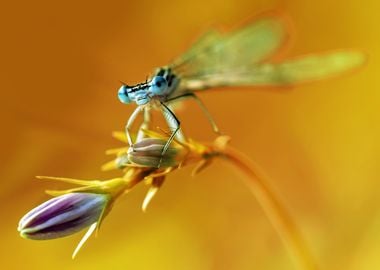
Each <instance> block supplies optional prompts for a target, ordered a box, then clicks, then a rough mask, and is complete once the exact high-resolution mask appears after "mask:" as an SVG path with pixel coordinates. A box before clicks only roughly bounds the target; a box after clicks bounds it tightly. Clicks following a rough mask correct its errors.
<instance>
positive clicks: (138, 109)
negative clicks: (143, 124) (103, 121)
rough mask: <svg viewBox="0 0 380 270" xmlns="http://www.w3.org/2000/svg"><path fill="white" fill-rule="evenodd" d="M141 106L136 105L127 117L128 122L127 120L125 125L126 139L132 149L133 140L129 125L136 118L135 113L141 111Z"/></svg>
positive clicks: (130, 125)
mask: <svg viewBox="0 0 380 270" xmlns="http://www.w3.org/2000/svg"><path fill="white" fill-rule="evenodd" d="M141 109H142V108H141V107H140V106H138V107H137V108H136V109H135V110H134V112H133V113H132V114H131V116H130V117H129V119H128V122H127V125H126V126H125V134H126V135H127V140H128V144H129V146H130V147H132V149H133V142H132V137H131V133H130V131H131V127H132V125H133V122H134V121H135V120H136V117H137V115H138V114H139V112H140V111H141Z"/></svg>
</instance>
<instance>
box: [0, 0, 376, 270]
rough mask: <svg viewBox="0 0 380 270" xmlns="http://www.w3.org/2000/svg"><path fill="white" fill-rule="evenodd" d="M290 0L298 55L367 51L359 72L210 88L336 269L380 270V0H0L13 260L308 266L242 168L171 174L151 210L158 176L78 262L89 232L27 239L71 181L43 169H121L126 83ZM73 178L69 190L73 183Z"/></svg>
mask: <svg viewBox="0 0 380 270" xmlns="http://www.w3.org/2000/svg"><path fill="white" fill-rule="evenodd" d="M275 7H282V8H283V9H285V10H286V11H287V12H288V13H289V14H290V15H291V17H292V18H293V19H294V23H295V26H296V29H297V39H296V43H295V45H294V47H293V50H292V51H291V52H290V53H289V55H291V56H294V55H299V54H303V53H308V52H318V51H323V50H328V49H335V48H346V47H347V48H361V49H364V50H365V51H367V52H368V54H369V55H370V61H369V64H368V65H367V66H366V67H365V68H364V69H362V70H361V71H360V72H356V73H355V74H353V75H352V76H344V77H342V78H339V79H334V80H329V81H323V82H318V83H314V84H309V85H304V86H299V87H296V88H294V89H293V90H291V91H286V90H280V91H271V90H262V89H261V90H254V89H252V90H251V89H228V90H227V89H223V90H215V91H210V92H204V93H200V97H201V98H202V99H203V101H204V102H205V104H206V106H207V107H208V109H209V110H210V111H211V113H212V114H213V116H214V117H215V119H216V121H217V123H218V124H219V127H220V128H221V129H222V131H223V132H224V133H226V134H229V135H231V136H232V138H233V141H232V145H233V146H235V147H237V148H238V149H241V150H243V151H244V152H245V153H246V154H247V155H249V156H250V157H252V159H253V160H255V161H256V162H257V163H258V164H259V165H260V166H261V167H262V168H263V169H264V170H265V171H266V173H267V174H268V175H269V176H270V177H271V179H272V182H271V184H272V186H273V187H274V189H275V190H276V192H277V193H278V194H280V196H281V198H282V199H283V200H284V201H285V202H286V205H287V207H288V208H289V210H290V212H291V214H292V215H293V217H294V219H295V220H296V222H297V223H298V225H299V226H300V227H301V229H302V231H303V233H304V235H305V237H306V239H307V240H308V242H309V243H310V245H311V248H312V251H313V252H314V253H315V255H316V257H317V258H318V260H319V262H320V264H321V266H322V268H324V269H350V270H351V269H379V268H380V260H379V257H378V256H379V253H380V244H379V243H380V232H379V226H380V211H379V207H378V206H379V203H380V196H379V189H380V184H379V176H380V173H379V159H380V154H379V150H380V143H379V140H378V138H380V125H379V116H380V113H379V108H380V89H379V70H378V67H379V61H380V54H379V53H380V49H379V44H380V43H379V42H380V38H379V37H380V30H379V29H380V28H379V25H378V19H379V14H378V11H379V10H380V2H378V1H374V0H372V1H356V0H347V1H331V0H321V1H304V0H296V1H290V0H289V1H266V0H261V1H259V0H257V1H234V0H226V1H216V0H210V1H204V0H202V1H199V0H193V1H156V2H150V1H133V2H131V1H104V2H103V3H101V2H93V1H86V2H85V1H59V2H55V1H39V0H36V1H12V2H8V3H7V4H5V3H4V4H2V7H1V10H0V28H1V31H0V35H1V42H0V53H1V58H0V66H1V70H0V77H1V80H0V83H1V88H0V89H1V109H0V110H1V112H0V117H1V119H0V120H1V168H0V179H1V188H0V205H1V209H0V210H1V211H0V213H1V223H0V234H1V235H0V236H1V238H0V239H1V244H0V254H1V255H0V256H1V257H0V258H1V263H2V269H200V270H202V269H218V270H219V269H239V270H240V269H294V268H293V264H292V261H291V260H290V259H289V257H288V254H287V252H286V250H285V249H284V247H283V244H282V243H281V241H280V240H279V238H278V236H277V234H276V233H275V231H274V230H273V228H272V226H271V225H270V224H269V222H268V220H267V218H266V217H265V216H264V214H263V212H262V210H261V209H260V208H259V206H258V205H257V203H256V200H255V198H254V197H253V196H252V195H251V194H250V192H249V191H248V190H247V189H246V187H245V186H244V185H243V183H242V182H241V181H240V179H239V176H238V174H236V173H235V172H234V171H233V170H232V169H231V168H230V167H228V166H225V164H223V163H216V164H214V165H213V166H212V167H210V168H209V169H207V170H206V171H205V172H204V173H202V174H200V175H198V176H197V177H196V178H191V177H190V172H191V168H185V169H184V170H181V171H178V172H175V173H173V174H172V175H170V176H169V179H168V181H167V182H166V183H165V185H164V187H163V188H162V190H161V191H160V192H159V194H158V196H157V197H156V198H155V199H154V201H153V202H152V204H151V206H150V208H149V209H148V212H147V213H145V214H143V213H142V212H141V210H140V205H141V202H142V199H143V197H144V194H145V191H146V190H145V188H144V187H143V186H140V187H137V188H136V190H134V191H133V192H131V193H130V194H128V195H127V196H125V197H123V198H122V199H121V200H120V201H119V202H118V204H117V205H116V206H115V208H114V209H113V211H112V212H111V214H110V215H109V216H108V217H107V219H106V221H105V222H104V225H103V228H102V230H101V232H100V235H99V237H98V238H91V239H90V241H88V242H87V243H86V245H85V247H84V249H83V250H82V251H81V252H80V253H79V256H78V258H77V259H76V260H74V261H72V260H71V258H70V256H71V252H72V250H73V249H74V247H75V245H76V243H77V242H78V241H79V239H80V238H81V236H82V233H80V234H77V235H74V236H72V237H68V238H64V239H58V240H53V241H31V240H25V239H22V238H20V237H19V236H18V233H17V231H16V227H17V223H18V220H19V219H20V218H21V217H22V216H23V215H24V214H25V213H26V212H27V211H28V210H30V209H31V208H32V207H34V206H36V205H37V204H39V203H41V202H43V201H44V200H46V199H48V198H49V197H48V196H47V195H45V194H44V189H46V188H58V187H63V186H62V185H58V184H56V183H49V182H43V181H41V180H36V179H34V176H35V175H52V176H66V177H74V178H83V179H94V178H100V179H107V178H111V177H113V176H115V175H117V174H112V173H101V172H100V170H99V167H100V165H101V164H102V163H104V162H106V161H107V160H108V159H109V158H108V157H106V156H105V155H104V150H105V149H107V148H110V147H117V146H120V144H118V143H117V142H116V141H115V140H113V139H112V138H111V136H110V134H111V131H113V130H120V129H122V128H123V127H124V124H125V122H126V120H127V118H128V116H129V115H130V113H131V112H132V110H133V109H134V105H131V106H125V105H123V104H120V103H119V101H118V100H117V96H116V91H117V89H118V87H120V82H119V81H118V80H123V81H126V82H127V83H137V82H139V81H143V80H145V77H146V75H147V74H149V72H151V70H152V68H154V67H156V66H160V65H165V64H166V63H168V62H169V61H170V60H171V59H173V58H174V57H175V56H177V55H179V54H180V53H181V52H183V51H184V50H185V49H186V48H187V47H188V46H189V45H190V44H191V42H192V41H193V40H194V39H195V38H196V37H197V36H199V34H200V33H202V32H204V31H205V30H207V28H208V27H209V26H212V25H226V26H234V25H236V24H237V23H239V22H241V21H244V20H246V19H247V18H249V17H251V16H253V15H255V14H257V13H259V12H261V11H264V10H269V9H272V8H275ZM179 116H180V118H181V121H182V124H183V127H184V131H185V132H186V133H187V134H188V135H191V137H193V138H196V139H199V140H207V141H209V140H212V138H213V134H212V132H211V131H210V128H209V125H208V123H207V122H206V120H205V119H204V118H203V116H202V114H201V112H200V111H199V109H197V107H196V106H194V105H193V104H191V102H189V105H188V106H187V108H186V109H185V110H184V111H183V112H182V113H180V114H179ZM65 187H66V186H65Z"/></svg>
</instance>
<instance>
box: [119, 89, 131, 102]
mask: <svg viewBox="0 0 380 270" xmlns="http://www.w3.org/2000/svg"><path fill="white" fill-rule="evenodd" d="M117 96H118V97H119V100H120V102H121V103H124V104H129V103H131V99H130V98H129V96H128V93H127V86H125V85H123V86H121V87H120V89H119V92H118V93H117Z"/></svg>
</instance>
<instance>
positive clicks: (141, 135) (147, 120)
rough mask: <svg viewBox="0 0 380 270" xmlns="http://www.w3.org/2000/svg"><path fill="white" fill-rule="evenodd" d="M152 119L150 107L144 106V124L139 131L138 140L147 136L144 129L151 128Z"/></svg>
mask: <svg viewBox="0 0 380 270" xmlns="http://www.w3.org/2000/svg"><path fill="white" fill-rule="evenodd" d="M150 121H151V112H150V107H149V106H145V107H144V120H143V122H142V124H141V125H140V128H139V130H138V132H137V139H136V141H137V142H138V141H141V139H142V138H144V137H145V133H144V130H148V129H149V124H150Z"/></svg>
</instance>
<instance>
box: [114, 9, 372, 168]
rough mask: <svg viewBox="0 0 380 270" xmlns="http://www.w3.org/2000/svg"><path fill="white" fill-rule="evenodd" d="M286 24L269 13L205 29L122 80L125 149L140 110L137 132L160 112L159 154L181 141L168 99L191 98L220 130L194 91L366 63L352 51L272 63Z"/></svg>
mask: <svg viewBox="0 0 380 270" xmlns="http://www.w3.org/2000/svg"><path fill="white" fill-rule="evenodd" d="M285 22H286V20H285V19H284V17H283V16H281V15H278V14H271V15H267V16H260V17H259V18H257V19H255V20H253V22H252V23H250V24H248V25H247V26H245V27H242V28H240V29H237V30H235V31H230V32H222V31H218V30H215V29H214V30H209V31H208V32H206V33H205V34H204V35H202V36H201V37H200V38H199V39H198V40H197V41H196V42H195V43H194V44H193V45H192V46H191V47H190V49H188V50H187V51H186V52H185V53H184V54H182V55H181V56H179V57H177V58H176V59H174V61H172V63H170V64H168V65H166V66H163V67H159V68H156V69H155V70H154V72H153V73H152V74H153V75H151V76H150V77H149V78H148V79H146V81H145V82H142V83H139V84H136V85H126V84H125V83H123V85H122V86H121V87H120V89H119V91H118V98H119V100H120V101H121V102H122V103H124V104H130V103H136V104H137V107H136V109H135V110H134V111H133V113H132V114H131V116H130V117H129V119H128V121H127V124H126V126H125V133H126V137H127V140H128V144H129V146H130V149H132V151H133V145H134V142H133V140H132V136H131V128H132V125H133V123H134V122H135V120H136V118H137V117H138V115H139V113H142V114H143V122H142V124H141V126H140V129H139V130H141V129H143V128H146V127H147V126H148V125H149V122H150V110H151V108H154V109H158V110H160V111H161V112H162V113H163V116H164V118H165V119H166V122H167V124H168V126H169V128H170V136H169V137H168V139H167V142H166V144H165V146H164V147H163V148H162V152H161V156H163V155H164V154H165V153H166V151H167V149H168V147H169V145H170V143H171V142H172V141H173V139H176V140H178V141H183V140H184V135H183V133H182V131H181V128H180V127H181V125H180V120H179V119H178V117H177V116H176V114H175V112H174V110H173V108H172V107H171V105H172V103H173V102H177V101H180V100H184V99H193V100H195V101H196V103H197V104H198V105H199V106H200V108H201V110H202V111H203V113H204V114H205V116H206V118H207V119H208V121H209V123H210V124H211V127H212V129H213V131H214V132H215V133H218V134H219V133H220V130H219V128H218V126H217V125H216V123H215V121H214V120H213V118H212V116H211V114H210V113H209V111H208V110H207V108H206V107H205V105H204V104H203V103H202V101H201V100H200V99H199V98H198V96H197V95H196V93H197V92H198V91H203V90H206V89H210V88H220V87H238V86H250V87H263V86H274V87H282V86H292V85H297V84H301V83H305V82H311V81H318V80H322V79H326V78H330V77H335V76H338V75H340V74H343V73H347V72H349V71H352V70H354V69H356V68H358V67H360V66H362V65H363V64H364V63H365V61H366V55H365V54H364V53H363V52H361V51H359V50H351V49H340V50H334V51H329V52H323V53H310V54H307V55H302V56H298V57H295V58H290V59H285V60H282V61H275V60H273V56H274V55H276V54H277V53H278V52H280V51H281V49H282V48H283V47H284V44H285V43H286V42H287V41H288V40H289V38H290V31H289V30H288V27H287V24H286V23H285ZM168 135H169V134H168ZM137 140H138V139H137ZM160 163H161V162H160ZM160 163H159V164H158V165H157V167H160Z"/></svg>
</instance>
